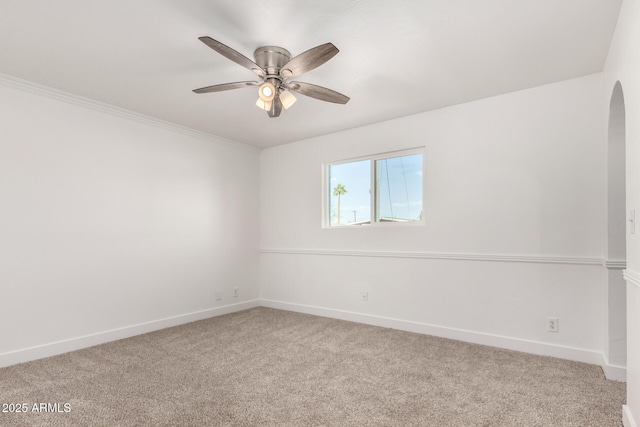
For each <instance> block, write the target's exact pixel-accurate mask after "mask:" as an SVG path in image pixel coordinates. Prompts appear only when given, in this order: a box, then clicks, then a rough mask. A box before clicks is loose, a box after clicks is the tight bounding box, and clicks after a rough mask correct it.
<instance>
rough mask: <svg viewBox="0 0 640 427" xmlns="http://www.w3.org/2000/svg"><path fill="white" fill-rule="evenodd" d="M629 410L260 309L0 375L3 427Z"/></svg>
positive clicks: (576, 388)
mask: <svg viewBox="0 0 640 427" xmlns="http://www.w3.org/2000/svg"><path fill="white" fill-rule="evenodd" d="M624 403H625V384H624V383H621V382H615V381H608V380H606V379H605V378H604V375H603V373H602V370H601V368H600V367H598V366H594V365H589V364H585V363H578V362H571V361H566V360H560V359H555V358H551V357H543V356H535V355H530V354H525V353H519V352H515V351H508V350H502V349H496V348H492V347H486V346H480V345H474V344H468V343H463V342H459V341H453V340H447V339H442V338H436V337H431V336H426V335H421V334H414V333H408V332H402V331H397V330H393V329H386V328H379V327H374V326H368V325H362V324H357V323H351V322H345V321H341V320H335V319H328V318H323V317H317V316H309V315H304V314H299V313H292V312H287V311H281V310H274V309H269V308H264V307H260V308H255V309H251V310H247V311H243V312H239V313H234V314H229V315H224V316H220V317H215V318H212V319H207V320H202V321H198V322H194V323H190V324H186V325H181V326H177V327H174V328H168V329H164V330H161V331H157V332H152V333H149V334H145V335H140V336H136V337H132V338H128V339H124V340H120V341H115V342H111V343H107V344H103V345H99V346H95V347H91V348H87V349H83V350H80V351H75V352H72V353H67V354H63V355H60V356H55V357H51V358H47V359H42V360H37V361H33V362H28V363H23V364H20V365H14V366H10V367H7V368H2V369H0V404H2V405H3V408H2V409H3V412H1V413H0V425H2V426H278V427H284V426H296V427H303V426H403V427H406V426H437V427H442V426H456V427H464V426H510V427H512V426H545V427H548V426H554V427H555V426H597V427H606V426H621V425H622V423H621V418H622V405H623V404H624ZM43 404H44V405H43ZM11 405H13V406H11ZM16 410H24V411H23V412H16Z"/></svg>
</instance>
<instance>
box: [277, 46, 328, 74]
mask: <svg viewBox="0 0 640 427" xmlns="http://www.w3.org/2000/svg"><path fill="white" fill-rule="evenodd" d="M338 52H340V51H339V50H338V48H337V47H335V46H334V45H333V44H332V43H325V44H322V45H320V46H316V47H314V48H311V49H309V50H307V51H305V52H302V53H301V54H300V55H298V56H296V57H295V58H293V59H292V60H290V61H289V62H287V63H286V64H285V65H284V66H283V67H282V69H281V71H280V76H281V77H282V78H284V79H288V78H289V77H295V76H299V75H300V74H303V73H306V72H308V71H311V70H313V69H314V68H318V67H319V66H321V65H322V64H324V63H325V62H327V61H328V60H330V59H331V58H333V57H334V56H336V54H337V53H338Z"/></svg>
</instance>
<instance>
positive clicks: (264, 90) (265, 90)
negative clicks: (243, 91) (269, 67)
mask: <svg viewBox="0 0 640 427" xmlns="http://www.w3.org/2000/svg"><path fill="white" fill-rule="evenodd" d="M258 96H259V97H260V99H261V100H263V101H264V102H271V101H273V98H274V97H275V96H276V88H275V86H273V85H272V84H271V83H269V82H265V83H263V84H262V85H261V86H260V89H258Z"/></svg>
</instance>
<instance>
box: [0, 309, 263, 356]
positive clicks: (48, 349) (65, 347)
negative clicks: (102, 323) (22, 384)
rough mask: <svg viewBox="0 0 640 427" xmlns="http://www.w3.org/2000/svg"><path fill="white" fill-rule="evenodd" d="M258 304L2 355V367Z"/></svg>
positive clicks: (180, 316) (208, 310)
mask: <svg viewBox="0 0 640 427" xmlns="http://www.w3.org/2000/svg"><path fill="white" fill-rule="evenodd" d="M259 305H260V302H259V300H251V301H245V302H241V303H237V304H230V305H226V306H223V307H216V308H211V309H207V310H202V311H196V312H193V313H187V314H181V315H179V316H172V317H167V318H164V319H159V320H153V321H151V322H145V323H139V324H137V325H131V326H126V327H124V328H118V329H112V330H110V331H104V332H99V333H96V334H91V335H85V336H81V337H76V338H71V339H68V340H64V341H58V342H53V343H48V344H44V345H39V346H36V347H30V348H25V349H21V350H16V351H12V352H8V353H3V354H0V367H5V366H10V365H16V364H18V363H24V362H28V361H31V360H36V359H42V358H45V357H51V356H55V355H57V354H62V353H68V352H70V351H74V350H80V349H82V348H87V347H91V346H94V345H98V344H104V343H106V342H109V341H116V340H120V339H123V338H129V337H132V336H135V335H141V334H145V333H147V332H153V331H157V330H160V329H165V328H170V327H172V326H178V325H182V324H184V323H190V322H195V321H197V320H203V319H208V318H211V317H216V316H221V315H223V314H229V313H235V312H237V311H242V310H247V309H250V308H254V307H258V306H259Z"/></svg>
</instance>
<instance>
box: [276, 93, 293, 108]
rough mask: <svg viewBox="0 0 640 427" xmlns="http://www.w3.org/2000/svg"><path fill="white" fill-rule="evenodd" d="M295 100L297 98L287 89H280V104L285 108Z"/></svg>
mask: <svg viewBox="0 0 640 427" xmlns="http://www.w3.org/2000/svg"><path fill="white" fill-rule="evenodd" d="M296 101H297V98H296V97H295V96H294V95H293V94H292V93H291V92H289V91H286V90H285V91H282V93H281V94H280V102H282V106H283V107H284V108H286V109H288V108H289V107H291V106H292V105H293V103H294V102H296Z"/></svg>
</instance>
